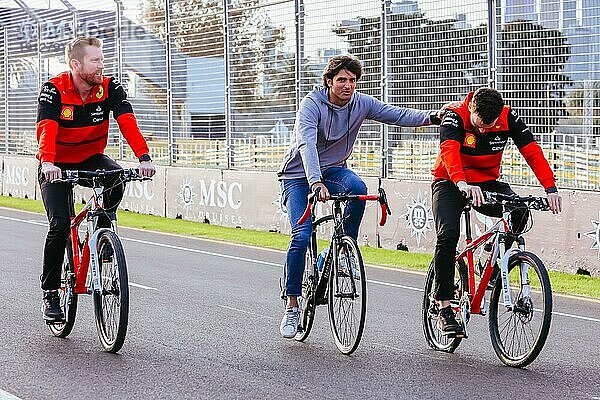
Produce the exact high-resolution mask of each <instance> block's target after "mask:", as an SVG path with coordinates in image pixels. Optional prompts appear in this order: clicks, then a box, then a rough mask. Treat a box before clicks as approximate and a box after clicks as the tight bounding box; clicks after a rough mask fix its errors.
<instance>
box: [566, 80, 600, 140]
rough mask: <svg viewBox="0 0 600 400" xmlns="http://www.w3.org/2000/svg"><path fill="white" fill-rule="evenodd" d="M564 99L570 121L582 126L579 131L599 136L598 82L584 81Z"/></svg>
mask: <svg viewBox="0 0 600 400" xmlns="http://www.w3.org/2000/svg"><path fill="white" fill-rule="evenodd" d="M565 101H566V106H567V112H568V113H569V115H570V116H571V118H572V120H571V121H572V122H574V123H575V125H581V126H583V129H582V130H581V133H584V134H585V133H588V134H589V133H591V134H592V136H600V83H598V82H584V83H583V84H581V85H580V86H579V87H577V88H576V89H575V90H573V91H572V92H571V93H570V94H569V95H568V96H567V98H566V99H565ZM588 128H589V130H587V129H588ZM588 137H589V136H588Z"/></svg>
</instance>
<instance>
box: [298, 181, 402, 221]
mask: <svg viewBox="0 0 600 400" xmlns="http://www.w3.org/2000/svg"><path fill="white" fill-rule="evenodd" d="M320 192H321V188H317V189H315V191H314V192H313V193H311V194H310V195H309V196H308V204H307V205H306V209H305V210H304V213H303V214H302V216H301V217H300V219H299V220H298V224H299V225H301V224H303V223H304V222H305V221H306V220H307V219H308V218H309V217H310V215H311V213H312V210H313V205H314V204H315V203H316V201H317V199H318V198H319V193H320ZM329 200H332V201H348V200H358V201H378V202H379V205H380V206H381V219H380V220H379V225H380V226H384V225H385V223H386V221H387V216H388V215H392V211H391V210H390V206H389V204H388V201H387V196H386V194H385V191H384V190H383V188H381V187H380V188H379V194H332V195H331V196H329Z"/></svg>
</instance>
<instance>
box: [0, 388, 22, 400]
mask: <svg viewBox="0 0 600 400" xmlns="http://www.w3.org/2000/svg"><path fill="white" fill-rule="evenodd" d="M0 400H21V399H20V398H19V397H17V396H15V395H12V394H10V393H8V392H5V391H4V390H2V389H0Z"/></svg>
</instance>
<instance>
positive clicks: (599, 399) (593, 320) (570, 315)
mask: <svg viewBox="0 0 600 400" xmlns="http://www.w3.org/2000/svg"><path fill="white" fill-rule="evenodd" d="M552 314H554V315H560V316H561V317H569V318H577V319H583V320H585V321H592V322H600V319H598V318H592V317H583V316H581V315H574V314H566V313H561V312H557V311H552ZM598 400H600V398H598Z"/></svg>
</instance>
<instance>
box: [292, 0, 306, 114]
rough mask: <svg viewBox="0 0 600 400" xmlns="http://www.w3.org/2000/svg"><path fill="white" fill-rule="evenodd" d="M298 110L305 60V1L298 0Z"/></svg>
mask: <svg viewBox="0 0 600 400" xmlns="http://www.w3.org/2000/svg"><path fill="white" fill-rule="evenodd" d="M294 5H295V7H296V18H295V19H296V21H295V22H296V71H295V72H296V111H298V108H300V96H302V89H301V86H302V84H301V82H302V62H303V60H304V1H303V0H296V1H295V2H294Z"/></svg>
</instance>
